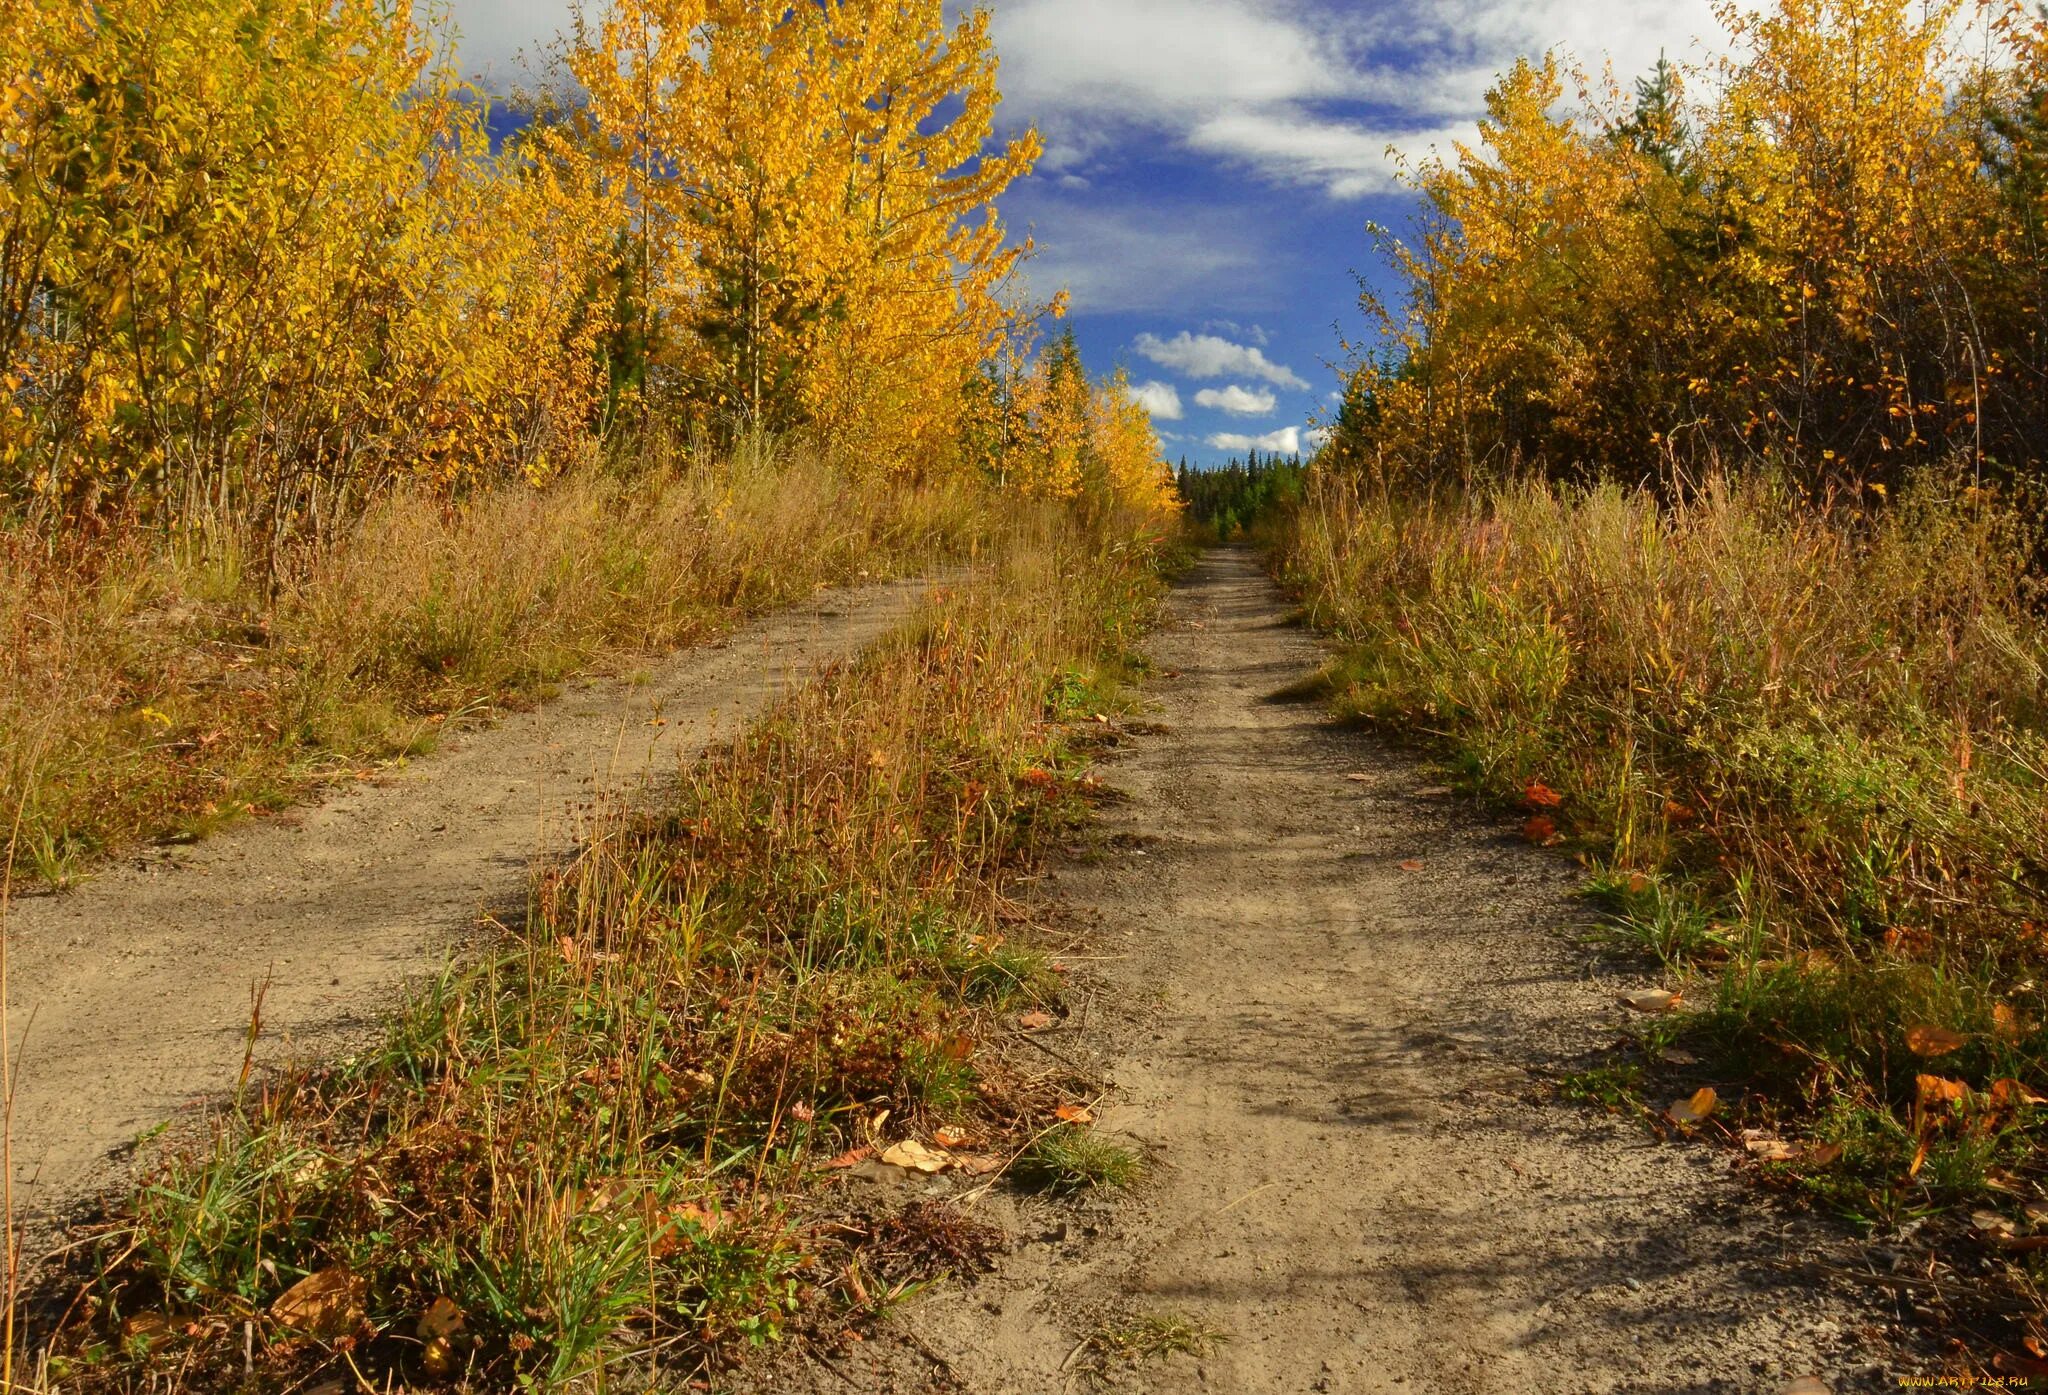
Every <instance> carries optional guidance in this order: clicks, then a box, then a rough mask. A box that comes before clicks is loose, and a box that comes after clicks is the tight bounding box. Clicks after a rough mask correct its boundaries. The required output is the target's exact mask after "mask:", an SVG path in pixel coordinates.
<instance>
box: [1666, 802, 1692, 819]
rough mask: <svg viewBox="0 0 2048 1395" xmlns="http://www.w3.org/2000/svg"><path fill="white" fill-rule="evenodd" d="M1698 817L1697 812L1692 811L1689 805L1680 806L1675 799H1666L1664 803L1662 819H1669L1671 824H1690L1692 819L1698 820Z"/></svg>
mask: <svg viewBox="0 0 2048 1395" xmlns="http://www.w3.org/2000/svg"><path fill="white" fill-rule="evenodd" d="M1699 816H1700V814H1699V810H1697V809H1694V808H1692V807H1690V806H1689V805H1685V804H1680V803H1679V802H1678V801H1677V800H1675V799H1667V800H1665V801H1664V817H1665V818H1666V819H1669V820H1670V821H1671V822H1672V823H1691V822H1692V821H1693V820H1694V819H1696V818H1698V817H1699Z"/></svg>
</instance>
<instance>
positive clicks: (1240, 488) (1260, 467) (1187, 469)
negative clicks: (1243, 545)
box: [1174, 451, 1308, 542]
mask: <svg viewBox="0 0 2048 1395" xmlns="http://www.w3.org/2000/svg"><path fill="white" fill-rule="evenodd" d="M1307 470H1308V467H1307V466H1306V465H1305V464H1303V463H1302V459H1301V457H1300V456H1298V455H1289V456H1282V455H1278V454H1274V455H1268V456H1266V457H1264V458H1263V459H1261V458H1260V456H1259V453H1258V452H1257V451H1251V452H1249V453H1248V454H1247V455H1246V456H1245V458H1244V459H1242V460H1235V459H1234V460H1232V461H1231V462H1230V463H1229V464H1228V465H1225V466H1222V467H1221V468H1219V469H1199V468H1197V467H1195V466H1191V465H1189V464H1188V462H1187V458H1186V457H1185V456H1183V457H1182V458H1181V462H1180V467H1179V469H1177V470H1176V471H1175V472H1174V485H1175V487H1176V488H1177V489H1178V490H1179V491H1180V497H1181V500H1182V502H1183V503H1185V504H1186V505H1187V516H1188V519H1189V521H1190V522H1191V523H1192V524H1194V525H1195V526H1196V527H1197V529H1198V530H1199V531H1202V532H1204V533H1208V532H1210V531H1212V530H1213V534H1214V536H1215V538H1216V540H1217V541H1218V542H1229V541H1230V540H1231V539H1233V538H1235V537H1238V536H1239V535H1240V534H1242V533H1243V532H1244V531H1245V530H1247V529H1249V528H1251V527H1252V526H1253V525H1254V524H1256V523H1257V522H1259V521H1260V520H1261V519H1263V518H1265V517H1266V516H1267V515H1268V514H1270V513H1271V512H1272V511H1273V510H1274V509H1276V508H1278V507H1280V506H1281V505H1283V504H1291V503H1294V502H1295V501H1296V500H1298V499H1300V498H1301V487H1302V480H1303V478H1304V476H1305V475H1306V473H1307Z"/></svg>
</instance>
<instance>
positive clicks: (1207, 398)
mask: <svg viewBox="0 0 2048 1395" xmlns="http://www.w3.org/2000/svg"><path fill="white" fill-rule="evenodd" d="M1195 405H1196V406H1197V407H1207V408H1209V409H1210V410H1212V411H1217V412H1228V413H1230V415H1232V416H1234V417H1264V416H1271V415H1272V414H1273V409H1274V408H1275V407H1277V406H1279V405H1280V399H1279V398H1277V397H1275V396H1274V395H1273V394H1272V392H1271V391H1269V390H1268V389H1265V388H1259V389H1256V390H1254V389H1252V388H1241V387H1239V386H1238V385H1237V384H1235V383H1232V384H1231V385H1230V386H1229V387H1225V388H1203V389H1202V390H1201V391H1200V392H1198V393H1196V394H1195Z"/></svg>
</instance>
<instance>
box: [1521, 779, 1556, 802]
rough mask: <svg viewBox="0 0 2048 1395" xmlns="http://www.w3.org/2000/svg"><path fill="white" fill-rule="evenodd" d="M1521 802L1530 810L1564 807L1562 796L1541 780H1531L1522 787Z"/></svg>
mask: <svg viewBox="0 0 2048 1395" xmlns="http://www.w3.org/2000/svg"><path fill="white" fill-rule="evenodd" d="M1522 800H1523V802H1524V803H1526V804H1528V806H1529V807H1530V808H1532V809H1558V808H1562V807H1563V806H1564V796H1563V795H1561V794H1559V793H1558V792H1557V791H1556V790H1554V789H1552V788H1551V787H1550V786H1548V785H1546V784H1544V783H1543V782H1542V781H1541V780H1531V781H1530V782H1529V783H1528V784H1527V785H1525V786H1523V787H1522Z"/></svg>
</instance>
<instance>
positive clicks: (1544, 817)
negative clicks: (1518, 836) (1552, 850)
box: [1522, 814, 1557, 843]
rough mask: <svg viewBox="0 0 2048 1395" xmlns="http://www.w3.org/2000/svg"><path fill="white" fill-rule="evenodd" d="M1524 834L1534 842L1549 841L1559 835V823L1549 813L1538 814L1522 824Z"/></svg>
mask: <svg viewBox="0 0 2048 1395" xmlns="http://www.w3.org/2000/svg"><path fill="white" fill-rule="evenodd" d="M1522 836H1523V837H1524V838H1527V839H1528V840H1529V841H1530V842H1532V843H1548V842H1549V841H1551V840H1552V839H1553V838H1555V837H1557V823H1556V821H1555V820H1553V819H1552V818H1551V817H1550V816H1549V815H1548V814H1538V815H1537V816H1536V817H1535V818H1533V819H1530V820H1529V821H1528V822H1527V823H1525V824H1523V825H1522Z"/></svg>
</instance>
